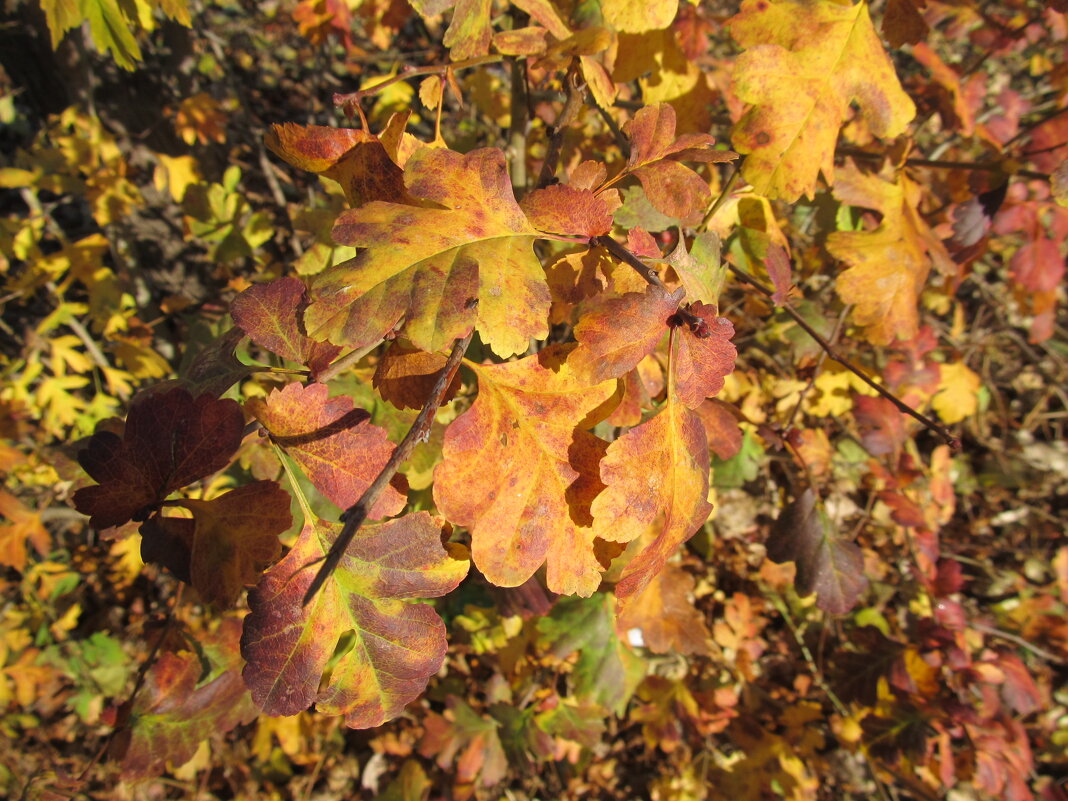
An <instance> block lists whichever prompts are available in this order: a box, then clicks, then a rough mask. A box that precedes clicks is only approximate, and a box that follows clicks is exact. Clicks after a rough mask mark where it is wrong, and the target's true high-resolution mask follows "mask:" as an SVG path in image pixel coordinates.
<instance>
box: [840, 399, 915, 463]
mask: <svg viewBox="0 0 1068 801" xmlns="http://www.w3.org/2000/svg"><path fill="white" fill-rule="evenodd" d="M853 417H854V419H855V420H856V421H857V429H858V430H859V433H860V441H861V444H863V445H864V448H865V449H866V450H867V451H868V453H870V454H871V455H872V456H886V455H887V454H897V453H900V451H901V448H902V446H903V445H904V444H905V441H906V438H907V434H906V432H905V415H904V413H903V412H902V411H901V410H900V409H898V408H897V407H896V406H895V405H894V404H893V403H891V402H890V401H889V400H887V399H886V398H879V397H876V398H872V397H868V396H867V395H858V396H856V397H855V398H854V399H853Z"/></svg>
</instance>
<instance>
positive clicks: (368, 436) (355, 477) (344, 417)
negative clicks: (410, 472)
mask: <svg viewBox="0 0 1068 801" xmlns="http://www.w3.org/2000/svg"><path fill="white" fill-rule="evenodd" d="M328 395H329V389H328V388H327V386H326V384H309V385H308V386H303V385H301V384H295V383H294V384H287V385H286V386H285V387H284V388H283V389H281V390H278V389H276V390H272V392H271V394H270V395H268V396H267V398H266V400H264V399H262V398H252V399H251V400H249V401H248V408H249V411H250V412H252V414H254V415H255V416H256V419H257V420H259V421H260V422H261V423H262V424H263V427H264V428H266V429H267V431H268V433H269V434H270V435H271V440H272V441H273V442H275V443H276V444H277V445H278V446H280V447H281V448H283V449H284V450H285V452H286V453H288V454H289V455H290V456H292V457H293V458H294V459H295V460H296V462H297V464H299V465H300V466H301V469H302V470H303V471H304V473H305V475H307V476H308V478H309V479H311V482H312V484H314V485H315V488H316V489H317V490H319V492H321V493H323V495H325V496H326V497H327V498H329V499H330V500H331V501H332V502H333V503H334V504H336V505H337V506H338V507H340V508H341V509H348V508H349V507H350V506H352V504H354V503H356V501H358V500H359V498H360V496H361V495H362V494H363V492H364V490H366V489H367V488H368V487H369V486H370V485H371V482H372V481H374V480H375V478H376V477H377V476H378V474H379V472H381V470H382V468H383V467H384V466H385V464H386V462H387V461H389V457H390V456H391V455H392V453H393V443H392V442H390V441H389V439H388V438H387V437H386V432H385V431H384V430H383V429H381V428H379V427H378V426H375V425H371V423H369V422H368V421H369V420H370V418H371V416H370V415H369V414H368V413H367V412H365V411H364V410H363V409H357V408H354V407H353V404H352V399H351V398H347V397H337V398H330V397H328ZM407 491H408V487H407V482H405V481H404V479H403V477H402V476H397V477H395V478H394V479H393V480H392V481H391V482H390V484H389V486H388V487H386V489H385V491H384V492H383V493H382V496H381V497H380V498H379V499H378V502H377V503H376V504H375V505H374V506H373V507H372V508H371V510H370V511H369V513H368V517H369V518H370V519H372V520H374V519H378V518H383V517H389V516H391V515H395V514H398V513H399V512H400V511H401V510H402V509H403V508H404V505H405V504H406V503H407V495H406V493H407Z"/></svg>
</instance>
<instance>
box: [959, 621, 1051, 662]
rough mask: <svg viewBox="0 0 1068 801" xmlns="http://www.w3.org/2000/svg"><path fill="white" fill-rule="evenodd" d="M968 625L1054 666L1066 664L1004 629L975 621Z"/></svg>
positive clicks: (1043, 649)
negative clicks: (1012, 644)
mask: <svg viewBox="0 0 1068 801" xmlns="http://www.w3.org/2000/svg"><path fill="white" fill-rule="evenodd" d="M968 625H970V626H971V627H972V628H973V629H975V630H976V631H981V632H983V633H984V634H989V635H990V636H991V637H997V638H998V639H999V640H1006V641H1008V642H1011V643H1015V644H1016V645H1018V646H1020V647H1021V648H1023V649H1024V650H1027V651H1030V652H1031V653H1033V654H1034V655H1035V656H1037V657H1039V658H1041V659H1045V660H1046V661H1047V662H1052V663H1053V664H1054V665H1063V664H1066V663H1065V661H1064V660H1063V659H1061V658H1060V657H1059V656H1057V655H1056V654H1053V653H1050V652H1049V651H1047V650H1046V649H1045V648H1041V647H1039V646H1037V645H1035V644H1034V643H1030V642H1028V641H1027V640H1025V639H1024V638H1023V637H1020V636H1019V635H1016V634H1013V633H1012V632H1011V631H1005V630H1004V629H999V628H995V627H994V626H988V625H987V624H986V623H981V622H979V621H976V620H973V621H971V622H970V623H969V624H968Z"/></svg>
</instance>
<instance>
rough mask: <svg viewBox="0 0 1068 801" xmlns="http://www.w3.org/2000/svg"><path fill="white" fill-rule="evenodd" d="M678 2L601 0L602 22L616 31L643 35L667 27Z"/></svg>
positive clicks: (662, 0) (660, 0) (661, 0)
mask: <svg viewBox="0 0 1068 801" xmlns="http://www.w3.org/2000/svg"><path fill="white" fill-rule="evenodd" d="M678 8H679V3H678V0H652V2H640V1H639V0H603V2H602V3H601V13H603V14H604V21H605V22H606V23H608V24H609V25H611V26H612V27H613V28H615V29H616V30H617V31H625V32H626V33H644V32H645V31H655V30H660V29H661V28H666V27H668V26H669V25H670V24H671V22H672V20H674V19H675V13H676V12H677V11H678Z"/></svg>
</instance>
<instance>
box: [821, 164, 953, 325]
mask: <svg viewBox="0 0 1068 801" xmlns="http://www.w3.org/2000/svg"><path fill="white" fill-rule="evenodd" d="M921 192H922V188H921V187H920V186H919V185H918V184H916V183H913V182H912V181H910V180H909V179H908V178H906V177H904V176H903V175H902V176H899V177H898V179H897V181H896V182H895V183H890V182H888V181H884V180H882V179H881V178H879V177H878V176H874V175H865V174H862V173H860V172H858V171H856V170H852V169H851V170H843V171H841V172H840V175H839V180H838V183H837V184H836V185H835V188H834V194H835V197H837V198H838V199H839V200H842V201H843V202H845V203H849V204H850V205H854V206H864V207H866V208H872V209H875V210H876V211H878V212H879V213H880V214H882V215H883V218H882V222H881V223H880V224H879V227H878V228H876V229H875V230H874V231H836V232H835V233H832V234H831V235H830V236H829V237H828V238H827V250H828V251H829V252H830V253H831V255H832V256H834V257H835V258H836V259H840V260H841V261H844V262H846V263H847V264H848V265H849V267H848V269H846V270H845V272H843V273H842V274H841V275H839V276H838V279H837V281H836V282H835V288H836V289H837V290H838V295H839V297H841V299H842V302H843V303H851V304H854V309H853V314H852V320H853V322H854V323H855V324H857V325H859V326H863V327H864V329H865V332H864V333H865V336H866V337H867V338H868V341H870V342H872V343H873V344H876V345H888V344H890V343H891V342H892V341H893V340H894V339H895V338H897V339H901V340H909V339H913V338H915V336H916V334H917V332H918V331H919V314H918V311H917V304H918V302H919V298H920V293H921V292H922V291H923V287H924V284H925V283H926V281H927V275H928V273H929V272H930V268H931V264H932V261H933V262H934V263H935V264H937V265H938V266H939V267H940V269H945V270H946V271H947V272H949V271H951V270H952V269H953V268H952V267H951V260H950V258H949V254H948V253H946V250H945V246H944V245H942V243H941V241H940V240H939V239H938V237H937V236H936V235H935V234H934V232H933V231H932V230H931V229H930V227H929V226H928V225H927V223H926V222H925V221H924V220H923V218H922V217H921V216H920V214H919V212H918V211H917V209H918V206H919V203H920V198H921Z"/></svg>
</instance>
